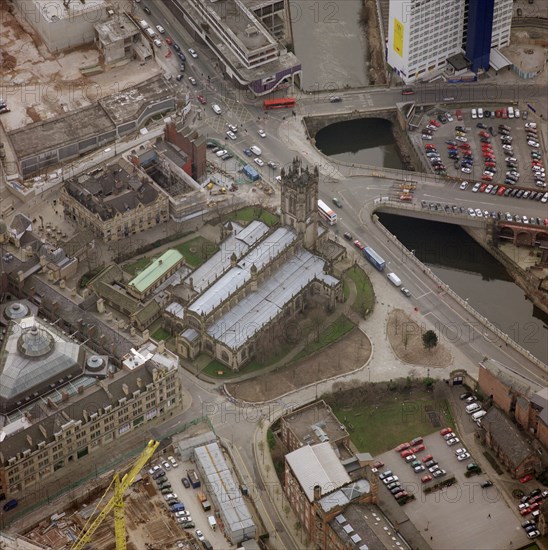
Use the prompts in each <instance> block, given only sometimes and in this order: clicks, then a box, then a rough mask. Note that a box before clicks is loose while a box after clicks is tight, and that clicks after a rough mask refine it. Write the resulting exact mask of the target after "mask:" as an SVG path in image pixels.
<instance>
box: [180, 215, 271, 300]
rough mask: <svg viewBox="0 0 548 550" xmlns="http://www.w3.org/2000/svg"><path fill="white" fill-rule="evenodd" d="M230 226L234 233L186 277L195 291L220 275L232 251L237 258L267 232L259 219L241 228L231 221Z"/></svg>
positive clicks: (199, 290)
mask: <svg viewBox="0 0 548 550" xmlns="http://www.w3.org/2000/svg"><path fill="white" fill-rule="evenodd" d="M232 228H233V229H234V230H235V233H234V234H232V235H230V236H229V237H228V238H227V239H226V240H224V241H223V242H222V243H221V245H220V249H219V250H218V251H217V252H216V253H215V254H213V256H211V257H210V258H209V259H208V260H207V261H206V262H204V263H203V264H202V265H201V266H200V267H198V268H197V269H196V270H195V271H193V272H192V273H191V274H190V275H189V276H188V277H187V278H186V282H187V283H188V282H189V281H190V279H191V278H192V284H193V286H194V289H195V290H196V291H197V292H203V291H204V290H205V289H206V288H207V287H208V286H209V285H212V284H213V283H214V282H215V281H216V280H217V279H218V278H219V277H221V275H222V274H223V273H224V272H225V271H226V270H227V269H228V268H229V267H230V262H231V256H232V254H233V253H234V254H235V255H236V259H237V260H239V259H240V258H242V257H243V256H244V254H245V253H246V252H247V251H248V250H249V248H250V247H251V246H253V245H254V244H255V243H257V242H258V241H259V240H260V239H261V238H262V237H263V236H264V235H265V234H266V233H268V226H267V225H266V224H264V223H263V222H261V221H259V220H254V221H252V222H251V223H250V224H249V225H248V226H247V227H245V228H243V229H242V228H241V227H240V226H239V225H238V224H236V223H232Z"/></svg>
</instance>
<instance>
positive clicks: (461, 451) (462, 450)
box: [455, 447, 468, 455]
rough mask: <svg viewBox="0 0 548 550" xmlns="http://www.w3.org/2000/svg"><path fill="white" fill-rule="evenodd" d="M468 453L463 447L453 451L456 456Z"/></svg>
mask: <svg viewBox="0 0 548 550" xmlns="http://www.w3.org/2000/svg"><path fill="white" fill-rule="evenodd" d="M466 452H468V451H467V450H466V449H465V448H464V447H460V448H458V449H457V450H456V451H455V454H456V455H462V454H464V453H466Z"/></svg>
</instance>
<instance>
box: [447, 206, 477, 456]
mask: <svg viewBox="0 0 548 550" xmlns="http://www.w3.org/2000/svg"><path fill="white" fill-rule="evenodd" d="M480 213H481V210H480ZM477 214H478V212H477V210H476V215H477ZM459 443H460V439H459V438H458V437H454V438H453V439H450V440H449V441H447V445H449V447H452V446H453V445H458V444H459Z"/></svg>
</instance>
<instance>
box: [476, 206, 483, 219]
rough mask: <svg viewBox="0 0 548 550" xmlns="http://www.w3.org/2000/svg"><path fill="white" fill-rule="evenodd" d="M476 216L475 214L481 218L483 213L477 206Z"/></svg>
mask: <svg viewBox="0 0 548 550" xmlns="http://www.w3.org/2000/svg"><path fill="white" fill-rule="evenodd" d="M476 216H477V217H478V218H483V213H482V211H481V210H480V209H479V208H476Z"/></svg>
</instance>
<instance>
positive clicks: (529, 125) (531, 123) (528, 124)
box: [525, 122, 537, 128]
mask: <svg viewBox="0 0 548 550" xmlns="http://www.w3.org/2000/svg"><path fill="white" fill-rule="evenodd" d="M525 127H526V128H536V127H537V123H536V122H526V123H525Z"/></svg>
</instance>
